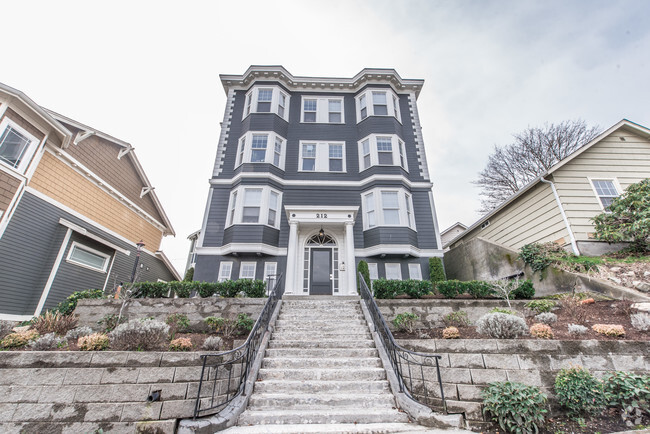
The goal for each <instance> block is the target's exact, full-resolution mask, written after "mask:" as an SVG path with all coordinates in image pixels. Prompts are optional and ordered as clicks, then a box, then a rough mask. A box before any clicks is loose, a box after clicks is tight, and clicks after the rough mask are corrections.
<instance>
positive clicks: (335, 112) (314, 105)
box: [300, 96, 344, 124]
mask: <svg viewBox="0 0 650 434" xmlns="http://www.w3.org/2000/svg"><path fill="white" fill-rule="evenodd" d="M300 120H301V121H302V122H304V123H319V124H342V123H344V114H343V97H325V96H309V97H307V96H303V97H302V112H301V114H300Z"/></svg>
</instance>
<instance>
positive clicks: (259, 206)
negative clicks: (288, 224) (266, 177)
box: [227, 186, 282, 228]
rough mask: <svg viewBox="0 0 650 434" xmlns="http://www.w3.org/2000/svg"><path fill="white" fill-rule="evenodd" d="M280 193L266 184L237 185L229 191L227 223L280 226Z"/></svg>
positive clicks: (230, 224) (229, 224)
mask: <svg viewBox="0 0 650 434" xmlns="http://www.w3.org/2000/svg"><path fill="white" fill-rule="evenodd" d="M281 207H282V194H281V193H280V192H279V191H277V190H274V189H272V188H271V187H268V186H239V187H237V188H236V189H234V190H233V191H232V192H231V193H230V201H229V203H228V224H227V226H232V225H234V224H257V225H262V224H264V225H267V226H271V227H274V228H279V227H280V209H281Z"/></svg>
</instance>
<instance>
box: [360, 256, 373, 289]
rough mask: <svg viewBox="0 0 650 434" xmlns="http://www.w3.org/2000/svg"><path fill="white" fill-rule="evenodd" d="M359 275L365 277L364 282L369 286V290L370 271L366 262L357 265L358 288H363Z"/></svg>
mask: <svg viewBox="0 0 650 434" xmlns="http://www.w3.org/2000/svg"><path fill="white" fill-rule="evenodd" d="M359 274H361V275H362V276H363V280H364V281H365V282H366V285H368V288H370V270H368V263H367V262H366V261H363V260H362V261H359V265H357V288H361V282H359Z"/></svg>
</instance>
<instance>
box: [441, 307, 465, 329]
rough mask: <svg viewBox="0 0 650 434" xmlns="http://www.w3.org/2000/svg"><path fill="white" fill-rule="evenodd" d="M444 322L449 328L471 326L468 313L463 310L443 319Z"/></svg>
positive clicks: (451, 313) (449, 314)
mask: <svg viewBox="0 0 650 434" xmlns="http://www.w3.org/2000/svg"><path fill="white" fill-rule="evenodd" d="M442 321H443V322H444V323H445V325H446V326H448V327H451V326H453V327H467V326H468V325H469V318H468V317H467V312H465V311H463V310H458V311H456V312H450V313H448V314H447V315H445V316H443V317H442Z"/></svg>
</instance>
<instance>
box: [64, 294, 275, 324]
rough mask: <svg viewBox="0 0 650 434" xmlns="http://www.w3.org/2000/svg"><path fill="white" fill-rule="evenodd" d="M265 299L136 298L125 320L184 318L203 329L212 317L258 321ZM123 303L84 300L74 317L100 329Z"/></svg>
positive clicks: (126, 311)
mask: <svg viewBox="0 0 650 434" xmlns="http://www.w3.org/2000/svg"><path fill="white" fill-rule="evenodd" d="M264 303H266V298H218V297H208V298H136V299H132V300H129V301H128V303H127V304H126V306H125V307H124V310H123V311H122V316H123V317H125V318H127V319H140V318H148V317H153V318H154V319H157V320H160V321H165V319H166V318H167V317H168V316H169V315H171V314H175V313H178V314H185V315H187V317H188V319H189V320H190V324H191V325H192V326H194V327H198V328H200V326H201V325H202V321H203V320H204V319H205V318H207V317H209V316H220V317H224V318H234V317H235V316H237V314H239V313H245V314H249V315H250V316H251V317H252V318H253V319H257V317H258V316H259V314H260V312H262V309H263V308H264ZM121 307H122V300H106V299H99V300H95V299H82V300H79V303H78V304H77V308H76V309H75V311H74V313H75V315H78V316H79V325H80V326H88V327H93V328H97V322H98V321H100V320H101V319H102V318H104V317H105V316H106V315H117V314H119V312H120V308H121Z"/></svg>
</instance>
